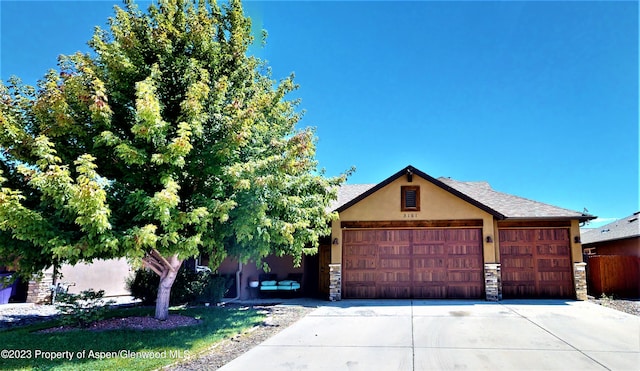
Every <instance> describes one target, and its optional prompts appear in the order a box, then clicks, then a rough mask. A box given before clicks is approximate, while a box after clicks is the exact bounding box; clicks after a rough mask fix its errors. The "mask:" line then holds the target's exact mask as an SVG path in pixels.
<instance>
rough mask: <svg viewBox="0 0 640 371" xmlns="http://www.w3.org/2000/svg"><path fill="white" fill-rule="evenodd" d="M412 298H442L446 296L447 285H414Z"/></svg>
mask: <svg viewBox="0 0 640 371" xmlns="http://www.w3.org/2000/svg"><path fill="white" fill-rule="evenodd" d="M413 296H414V298H419V299H442V298H446V297H447V286H446V285H444V284H442V285H423V286H418V287H414V295H413Z"/></svg>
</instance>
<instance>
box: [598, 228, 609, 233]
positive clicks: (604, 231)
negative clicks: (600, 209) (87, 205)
mask: <svg viewBox="0 0 640 371" xmlns="http://www.w3.org/2000/svg"><path fill="white" fill-rule="evenodd" d="M608 232H609V228H607V229H603V230H601V231H600V233H608Z"/></svg>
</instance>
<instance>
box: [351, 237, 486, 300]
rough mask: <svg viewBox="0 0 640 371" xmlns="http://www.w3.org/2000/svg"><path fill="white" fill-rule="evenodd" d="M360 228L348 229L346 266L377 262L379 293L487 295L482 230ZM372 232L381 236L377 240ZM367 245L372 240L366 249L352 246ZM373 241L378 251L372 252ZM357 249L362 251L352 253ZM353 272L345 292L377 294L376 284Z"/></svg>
mask: <svg viewBox="0 0 640 371" xmlns="http://www.w3.org/2000/svg"><path fill="white" fill-rule="evenodd" d="M358 232H359V234H358V236H356V237H353V236H349V235H350V234H351V233H355V231H345V232H344V233H343V238H344V241H345V246H343V247H344V251H345V256H344V258H343V260H344V262H345V264H346V265H345V270H346V271H348V270H350V269H353V268H350V267H354V266H356V267H372V266H373V267H372V268H371V269H375V270H376V271H377V272H378V276H377V278H376V283H375V285H376V294H375V295H374V297H377V298H409V297H412V298H461V297H464V298H480V297H482V295H483V290H484V277H483V259H482V238H481V230H480V229H468V230H467V229H439V230H436V229H424V230H422V229H421V230H375V231H365V232H363V231H358ZM372 235H373V236H375V239H374V240H373V241H372V240H371V238H370V236H372ZM347 241H354V242H351V243H349V242H347ZM363 241H364V242H363ZM366 244H369V245H368V246H367V247H365V248H362V249H360V250H357V249H351V247H352V245H360V246H361V247H363V246H365V245H366ZM371 246H374V250H375V251H371ZM352 253H355V254H359V256H349V255H350V254H352ZM368 258H370V259H368ZM362 261H364V262H362ZM354 262H356V263H358V262H359V263H358V264H355V263H354ZM351 277H353V276H350V275H348V274H347V275H345V280H344V287H345V297H353V298H364V297H372V296H370V295H371V290H370V285H363V284H362V281H356V282H351ZM353 278H356V277H353ZM363 287H367V288H366V289H365V288H363ZM354 295H355V296H354ZM361 295H368V296H361Z"/></svg>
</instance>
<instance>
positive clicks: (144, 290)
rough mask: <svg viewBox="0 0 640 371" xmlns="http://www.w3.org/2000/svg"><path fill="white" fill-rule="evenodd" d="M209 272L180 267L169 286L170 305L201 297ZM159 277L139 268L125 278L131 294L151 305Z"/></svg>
mask: <svg viewBox="0 0 640 371" xmlns="http://www.w3.org/2000/svg"><path fill="white" fill-rule="evenodd" d="M209 276H210V273H207V272H202V273H198V272H194V271H192V270H190V269H186V268H184V267H181V268H180V270H179V271H178V276H177V277H176V280H175V282H174V283H173V287H172V288H171V297H170V304H171V305H179V304H185V303H191V302H193V301H195V300H196V299H197V298H199V297H201V296H202V294H203V293H204V291H205V288H206V287H207V284H208V283H209ZM159 284H160V277H159V276H158V275H157V274H156V273H154V272H152V271H149V270H146V269H139V270H137V271H136V272H135V274H134V276H133V277H131V278H129V279H128V280H127V287H128V289H129V292H131V296H133V297H134V298H136V299H140V300H142V303H143V304H144V305H153V304H154V303H155V302H156V298H157V296H158V285H159Z"/></svg>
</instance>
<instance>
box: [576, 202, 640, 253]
mask: <svg viewBox="0 0 640 371" xmlns="http://www.w3.org/2000/svg"><path fill="white" fill-rule="evenodd" d="M639 216H640V211H638V212H635V213H633V214H632V215H629V216H628V217H626V218H622V219H619V220H616V221H615V222H613V223H609V224H607V225H604V226H602V227H599V228H588V229H583V230H582V248H583V249H584V252H585V255H630V256H637V257H640V221H638V217H639Z"/></svg>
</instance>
